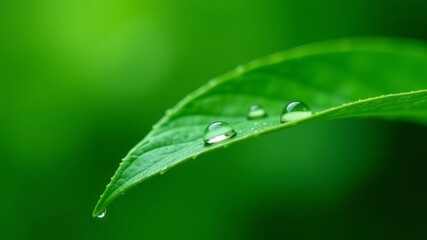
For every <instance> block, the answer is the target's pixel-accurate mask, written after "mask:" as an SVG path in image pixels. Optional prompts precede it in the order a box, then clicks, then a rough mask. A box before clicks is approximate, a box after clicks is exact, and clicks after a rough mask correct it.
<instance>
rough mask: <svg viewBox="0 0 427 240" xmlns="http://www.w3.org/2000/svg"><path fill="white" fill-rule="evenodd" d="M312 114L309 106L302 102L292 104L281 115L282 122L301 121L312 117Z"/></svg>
mask: <svg viewBox="0 0 427 240" xmlns="http://www.w3.org/2000/svg"><path fill="white" fill-rule="evenodd" d="M311 114H312V112H311V109H310V108H309V107H308V106H307V104H305V103H303V102H300V101H294V102H290V103H288V104H287V105H286V106H285V108H283V111H282V115H280V122H282V123H284V122H289V121H294V120H299V119H302V118H306V117H310V116H311Z"/></svg>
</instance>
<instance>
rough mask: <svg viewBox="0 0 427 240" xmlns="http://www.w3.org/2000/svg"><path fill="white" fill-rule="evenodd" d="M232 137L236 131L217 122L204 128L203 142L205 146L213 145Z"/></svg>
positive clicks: (224, 123)
mask: <svg viewBox="0 0 427 240" xmlns="http://www.w3.org/2000/svg"><path fill="white" fill-rule="evenodd" d="M234 135H236V131H234V128H233V127H232V126H231V125H230V124H228V123H226V122H221V121H218V122H213V123H211V124H210V125H209V126H207V127H206V129H205V133H204V134H203V141H205V144H213V143H217V142H221V141H224V140H226V139H229V138H231V137H233V136H234Z"/></svg>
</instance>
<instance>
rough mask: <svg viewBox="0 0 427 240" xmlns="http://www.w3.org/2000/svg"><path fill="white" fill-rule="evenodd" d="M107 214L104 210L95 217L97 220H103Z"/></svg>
mask: <svg viewBox="0 0 427 240" xmlns="http://www.w3.org/2000/svg"><path fill="white" fill-rule="evenodd" d="M106 214H107V209H104V210H103V211H102V212H101V213H100V214H98V215H96V217H97V218H104V217H105V215H106Z"/></svg>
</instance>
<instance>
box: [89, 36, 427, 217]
mask: <svg viewBox="0 0 427 240" xmlns="http://www.w3.org/2000/svg"><path fill="white" fill-rule="evenodd" d="M293 100H300V101H303V102H305V103H307V104H308V105H309V106H310V107H311V109H312V110H313V113H314V114H313V115H312V116H310V117H307V118H304V119H300V120H295V121H291V122H287V123H280V121H279V119H280V114H281V111H282V109H283V107H284V106H285V105H286V104H287V103H288V102H290V101H293ZM251 104H258V105H260V106H262V107H263V108H264V109H265V110H266V111H267V113H268V116H267V117H266V118H262V119H257V120H248V119H247V118H246V114H247V111H248V107H249V106H250V105H251ZM350 117H378V118H388V119H397V118H398V119H404V120H410V121H417V122H420V123H427V47H426V46H425V45H424V44H423V43H419V42H415V41H409V40H391V39H372V38H369V39H345V40H336V41H329V42H323V43H317V44H311V45H307V46H302V47H299V48H295V49H292V50H289V51H285V52H282V53H277V54H274V55H272V56H269V57H267V58H263V59H259V60H255V61H253V62H250V63H249V64H247V65H243V66H239V67H237V68H236V70H234V71H231V72H229V73H226V74H224V75H222V76H220V77H218V78H215V79H213V80H211V81H210V82H209V83H208V84H206V85H205V86H203V87H201V88H200V89H198V90H197V91H195V92H193V93H191V94H190V95H188V96H187V97H185V98H184V99H183V100H182V101H180V102H179V103H178V104H177V105H176V106H175V107H174V108H173V109H171V110H168V111H167V112H166V115H165V116H164V117H163V118H162V119H161V120H160V121H159V122H158V123H157V124H156V125H154V127H153V129H152V131H151V132H149V133H148V135H147V136H146V137H145V138H144V139H143V140H142V141H141V142H140V143H138V144H137V145H136V146H135V147H134V148H133V149H132V150H131V151H130V152H129V153H128V155H127V156H126V157H125V158H124V159H123V161H122V163H121V164H120V167H119V168H118V170H117V171H116V173H115V175H114V176H113V178H112V179H111V182H110V184H108V185H107V189H106V190H105V192H104V194H103V195H102V196H101V198H100V200H99V201H98V203H97V205H96V207H95V210H94V212H93V215H94V216H96V215H97V214H99V213H100V212H102V211H103V210H104V209H105V208H106V207H107V205H109V204H110V203H111V202H112V201H113V200H114V199H115V198H117V197H118V196H120V195H121V194H122V193H124V192H125V191H127V190H129V189H130V188H131V187H134V186H135V185H137V184H138V183H140V182H141V181H143V180H146V179H147V178H149V177H151V176H153V175H156V174H158V173H162V172H164V171H166V170H167V169H169V168H171V167H173V166H175V165H177V164H179V163H181V162H183V161H185V160H187V159H192V158H195V157H196V156H198V155H200V154H202V153H206V152H208V151H212V150H214V149H216V148H220V147H223V146H225V145H229V144H232V143H235V142H237V141H241V140H243V139H246V138H250V137H253V136H257V135H260V134H263V133H266V132H271V131H276V130H279V129H285V128H288V127H292V126H296V125H298V124H302V123H306V122H310V121H317V120H324V119H337V118H350ZM214 121H225V122H228V123H230V124H231V125H232V126H233V127H234V128H235V130H236V132H237V135H236V136H234V137H232V138H230V139H228V140H226V141H223V142H219V143H215V144H212V145H205V144H204V142H203V132H204V130H205V128H206V127H207V126H208V125H209V124H210V123H212V122H214Z"/></svg>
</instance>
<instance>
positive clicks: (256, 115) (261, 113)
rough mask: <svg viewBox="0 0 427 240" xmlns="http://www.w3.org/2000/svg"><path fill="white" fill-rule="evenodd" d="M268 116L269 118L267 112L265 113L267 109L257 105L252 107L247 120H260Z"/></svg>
mask: <svg viewBox="0 0 427 240" xmlns="http://www.w3.org/2000/svg"><path fill="white" fill-rule="evenodd" d="M266 116H267V112H266V111H265V109H264V108H262V107H261V106H259V105H257V104H253V105H251V106H250V107H249V109H248V115H247V118H248V119H249V120H252V119H260V118H264V117H266Z"/></svg>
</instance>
